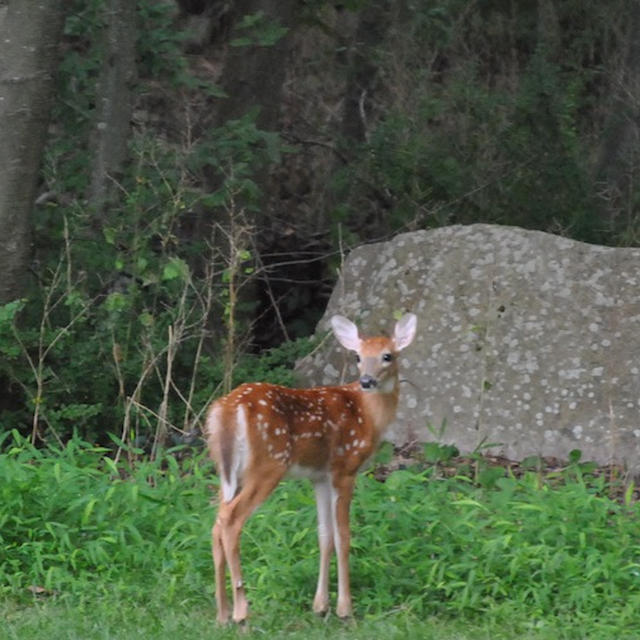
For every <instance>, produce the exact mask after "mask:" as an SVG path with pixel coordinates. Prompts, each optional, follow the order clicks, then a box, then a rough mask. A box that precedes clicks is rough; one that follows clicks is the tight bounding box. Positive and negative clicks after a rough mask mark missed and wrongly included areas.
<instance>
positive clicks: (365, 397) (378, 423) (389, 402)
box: [358, 384, 398, 437]
mask: <svg viewBox="0 0 640 640" xmlns="http://www.w3.org/2000/svg"><path fill="white" fill-rule="evenodd" d="M358 393H359V395H360V398H361V401H362V407H363V409H364V411H365V414H366V415H367V417H368V418H369V419H370V420H371V424H372V425H373V428H374V429H375V430H376V432H377V434H378V437H381V436H382V435H383V434H384V432H385V431H386V430H387V427H388V426H389V424H390V423H391V422H392V421H393V419H394V418H395V417H396V409H397V408H398V385H397V384H396V385H395V386H394V388H393V389H392V390H391V391H388V392H382V391H374V392H369V393H367V392H365V391H362V390H361V389H360V390H359V391H358Z"/></svg>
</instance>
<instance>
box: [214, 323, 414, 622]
mask: <svg viewBox="0 0 640 640" xmlns="http://www.w3.org/2000/svg"><path fill="white" fill-rule="evenodd" d="M416 322H417V319H416V316H415V315H413V314H406V315H405V316H403V317H402V318H401V319H400V320H399V321H398V322H397V323H396V325H395V329H394V332H393V337H391V338H387V337H375V338H364V337H361V336H360V335H359V334H358V329H357V327H356V326H355V324H353V323H352V322H351V321H350V320H348V319H347V318H344V317H342V316H333V318H331V325H332V329H333V333H334V335H335V337H336V338H337V339H338V341H339V342H340V344H341V345H342V346H343V347H344V348H345V349H349V350H351V351H355V352H356V354H357V356H356V358H357V362H358V369H359V372H360V378H359V380H357V381H356V382H352V383H351V384H347V385H343V386H334V387H315V388H312V389H290V388H288V387H282V386H278V385H273V384H267V383H254V384H242V385H240V386H239V387H237V388H236V389H234V390H233V391H232V392H231V393H229V394H228V395H226V396H224V397H223V398H220V399H218V400H216V401H215V402H214V403H213V404H212V405H211V407H210V409H209V411H208V414H207V420H206V434H207V441H208V445H209V451H210V454H211V457H212V458H213V460H214V462H215V464H216V468H217V470H218V474H219V477H220V482H221V486H220V506H219V509H218V516H217V519H216V521H215V524H214V525H213V529H212V532H211V535H212V550H213V562H214V567H215V581H216V585H215V586H216V602H217V607H218V614H217V619H218V622H221V623H225V622H227V621H228V620H229V615H230V610H229V601H228V599H227V592H226V586H225V574H226V566H227V565H229V570H230V573H231V587H232V593H233V620H234V621H235V622H242V621H243V620H245V619H246V617H247V615H248V613H249V606H248V602H247V597H246V592H245V585H244V582H243V581H242V570H241V567H240V553H239V544H240V534H241V532H242V527H243V525H244V523H245V522H246V520H247V518H249V516H250V515H251V514H252V513H253V511H254V510H255V509H256V508H257V507H258V506H259V505H260V504H261V503H262V502H263V501H264V500H265V499H266V498H267V497H268V496H269V494H270V493H271V492H272V491H273V490H274V489H275V487H276V486H277V485H278V483H279V482H280V480H281V479H282V477H283V476H284V475H285V474H286V473H287V472H288V473H290V474H292V475H295V476H298V477H306V478H309V479H310V480H311V482H312V483H313V486H314V490H315V497H316V503H317V511H318V543H319V547H320V570H319V576H318V586H317V589H316V594H315V597H314V600H313V610H314V611H315V612H316V613H319V614H320V613H325V612H327V611H328V609H329V564H330V560H331V554H332V553H333V550H334V548H335V551H336V554H337V564H338V603H337V608H336V613H337V614H338V616H340V617H342V618H344V617H348V616H350V615H351V613H352V604H351V593H350V588H349V538H350V532H349V507H350V504H351V497H352V494H353V487H354V482H355V476H356V473H357V471H358V469H360V468H361V467H362V465H363V464H364V463H365V462H366V461H367V460H368V459H369V458H370V457H371V456H372V455H373V453H374V452H375V450H376V448H377V446H378V444H379V442H380V439H381V437H382V436H383V434H384V432H385V430H386V428H387V426H388V425H389V423H390V422H391V421H392V420H393V419H394V417H395V414H396V408H397V405H398V363H397V359H396V356H397V354H398V352H399V351H401V350H402V349H404V348H405V347H407V346H408V345H409V344H410V343H411V341H412V340H413V338H414V336H415V332H416Z"/></svg>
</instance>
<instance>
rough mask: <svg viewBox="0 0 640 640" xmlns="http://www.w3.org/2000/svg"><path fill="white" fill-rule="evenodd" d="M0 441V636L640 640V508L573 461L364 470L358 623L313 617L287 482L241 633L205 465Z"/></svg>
mask: <svg viewBox="0 0 640 640" xmlns="http://www.w3.org/2000/svg"><path fill="white" fill-rule="evenodd" d="M3 447H4V449H3V450H4V453H2V454H0V638H5V637H6V638H47V639H54V638H165V637H166V638H176V637H180V635H181V634H185V635H186V634H189V637H191V638H235V637H239V638H240V637H241V638H253V637H269V638H291V639H296V638H304V639H305V640H311V639H313V638H356V639H357V638H362V639H364V638H434V639H442V640H449V639H451V640H453V639H460V640H467V639H468V640H471V639H480V638H487V639H488V638H492V639H493V638H505V639H506V638H532V639H542V638H549V639H551V638H554V639H555V638H575V639H582V638H603V639H604V638H638V637H640V538H639V536H640V526H639V524H640V522H639V518H638V516H639V512H640V509H639V508H638V505H637V503H636V502H635V501H634V500H633V494H632V492H631V491H627V492H626V493H625V492H624V490H622V491H620V487H618V486H615V487H614V486H612V485H611V484H610V480H608V479H605V477H603V476H597V475H594V474H592V473H590V472H589V470H588V469H587V468H586V467H584V465H582V466H581V465H580V464H578V463H574V464H572V465H569V466H568V467H567V468H566V469H563V470H561V471H557V472H554V473H546V472H541V471H537V472H536V471H530V472H525V473H523V474H522V475H519V476H516V475H514V474H512V473H510V472H509V471H504V470H499V469H498V470H497V471H496V470H495V469H494V470H492V472H491V473H485V474H484V475H482V474H477V475H476V476H475V477H469V474H467V473H463V472H462V471H461V473H459V474H454V475H453V476H451V477H445V476H444V474H442V473H441V472H440V470H439V468H438V466H437V465H426V466H425V465H421V466H416V467H415V468H410V469H406V470H401V471H396V472H394V473H392V474H391V475H389V476H388V478H386V481H385V482H379V481H377V480H376V479H374V477H373V475H372V474H364V475H362V476H361V477H360V478H359V482H358V487H357V490H356V497H355V500H354V508H353V513H352V529H353V552H352V561H351V565H352V592H353V596H354V603H355V610H356V616H355V619H354V620H353V621H351V622H348V623H343V622H341V621H339V620H337V619H336V617H335V616H333V615H330V616H329V617H328V618H326V619H319V618H316V617H315V616H314V615H313V614H311V613H310V607H311V600H312V598H313V593H314V589H315V579H316V570H317V567H316V565H317V549H316V538H315V507H314V503H313V498H312V491H311V488H310V487H309V486H308V485H307V484H306V483H299V482H286V483H284V484H283V485H282V486H281V487H280V488H279V489H278V490H277V491H276V492H275V493H274V495H273V496H272V497H271V498H270V499H269V500H268V501H267V503H266V504H265V505H263V507H261V508H260V509H259V510H258V511H257V512H256V514H254V516H253V517H252V519H251V520H250V521H249V523H248V524H247V526H246V527H245V531H244V535H243V561H244V568H245V580H246V582H247V584H248V586H249V589H250V599H251V602H252V616H251V621H250V624H249V625H248V627H247V628H245V629H240V630H239V629H236V628H234V627H229V628H223V629H221V628H218V627H216V625H215V608H214V604H213V569H212V566H211V558H210V539H209V532H210V528H211V523H212V520H213V515H214V508H213V507H212V506H211V496H212V492H213V489H214V487H215V476H214V475H213V473H212V468H211V466H210V464H209V463H208V462H207V461H206V459H205V458H204V457H203V456H200V455H198V456H195V457H186V458H184V459H183V460H182V461H181V462H178V461H176V459H175V458H174V457H173V456H167V457H166V458H164V459H163V460H161V461H159V462H153V463H152V462H137V463H136V465H135V467H133V468H127V467H126V465H123V466H120V467H118V468H116V467H115V465H114V464H113V462H112V461H111V459H110V458H108V457H106V456H105V454H106V451H105V450H103V449H100V448H96V447H91V446H89V445H87V444H84V443H82V442H79V441H72V442H71V443H69V445H68V446H67V447H66V448H65V449H64V450H57V451H52V450H46V451H43V450H40V451H37V450H34V449H33V448H31V447H30V446H29V445H27V444H26V443H25V442H24V441H21V440H19V439H17V438H14V437H13V436H9V437H7V438H5V441H4V443H3ZM623 489H624V488H623ZM614 490H615V491H614ZM614 494H615V495H616V496H618V497H617V498H616V499H613V498H612V497H610V496H613V495H614ZM333 586H334V588H335V576H334V582H333ZM334 600H335V594H334Z"/></svg>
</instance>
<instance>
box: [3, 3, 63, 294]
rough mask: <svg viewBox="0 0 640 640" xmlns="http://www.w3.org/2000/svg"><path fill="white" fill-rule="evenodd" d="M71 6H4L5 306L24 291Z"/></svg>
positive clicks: (11, 4)
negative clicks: (66, 17)
mask: <svg viewBox="0 0 640 640" xmlns="http://www.w3.org/2000/svg"><path fill="white" fill-rule="evenodd" d="M66 5H67V3H66V2H64V0H38V2H35V1H34V0H11V1H10V2H9V3H8V5H7V6H5V7H0V131H1V132H2V137H1V138H0V231H1V233H0V273H1V274H2V277H0V304H2V303H6V302H8V301H10V300H13V299H15V298H19V297H20V296H21V295H22V294H23V292H24V286H25V279H26V272H27V268H28V264H29V254H30V229H31V224H30V219H31V210H32V208H33V203H34V200H35V195H36V188H37V182H38V171H39V169H40V162H41V158H42V152H43V148H44V145H45V142H46V136H47V126H48V123H49V116H50V111H51V103H52V100H53V89H54V73H55V70H56V67H57V62H58V48H59V47H58V44H59V42H60V38H61V36H62V28H63V25H64V15H65V8H66Z"/></svg>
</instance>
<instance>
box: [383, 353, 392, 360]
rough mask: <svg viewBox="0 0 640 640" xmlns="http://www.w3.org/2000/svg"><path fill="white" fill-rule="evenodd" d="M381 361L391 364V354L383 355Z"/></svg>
mask: <svg viewBox="0 0 640 640" xmlns="http://www.w3.org/2000/svg"><path fill="white" fill-rule="evenodd" d="M382 360H383V361H384V362H391V361H392V360H393V355H392V354H391V353H385V354H383V356H382Z"/></svg>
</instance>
